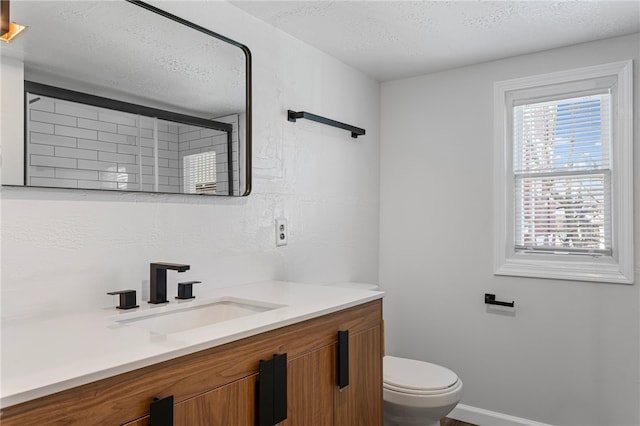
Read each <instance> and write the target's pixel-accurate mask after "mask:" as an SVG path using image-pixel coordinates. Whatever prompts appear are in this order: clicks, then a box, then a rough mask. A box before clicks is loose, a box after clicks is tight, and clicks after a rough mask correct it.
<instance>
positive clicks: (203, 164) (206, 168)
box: [182, 151, 217, 194]
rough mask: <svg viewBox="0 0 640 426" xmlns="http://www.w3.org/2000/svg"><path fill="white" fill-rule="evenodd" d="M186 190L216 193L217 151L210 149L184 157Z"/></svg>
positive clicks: (196, 192)
mask: <svg viewBox="0 0 640 426" xmlns="http://www.w3.org/2000/svg"><path fill="white" fill-rule="evenodd" d="M182 161H183V172H184V173H183V175H184V192H185V193H186V194H215V193H216V190H217V188H216V181H217V177H216V152H215V151H208V152H203V153H200V154H192V155H185V156H184V157H183V160H182Z"/></svg>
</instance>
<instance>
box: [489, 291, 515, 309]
mask: <svg viewBox="0 0 640 426" xmlns="http://www.w3.org/2000/svg"><path fill="white" fill-rule="evenodd" d="M484 303H486V304H487V305H499V306H508V307H510V308H513V307H515V306H516V302H515V301H513V302H499V301H497V300H496V295H495V294H490V293H485V294H484Z"/></svg>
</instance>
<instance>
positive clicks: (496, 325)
mask: <svg viewBox="0 0 640 426" xmlns="http://www.w3.org/2000/svg"><path fill="white" fill-rule="evenodd" d="M639 55H640V35H638V34H636V35H633V36H626V37H622V38H616V39H608V40H603V41H598V42H594V43H588V44H582V45H576V46H572V47H567V48H563V49H556V50H552V51H547V52H541V53H537V54H531V55H526V56H520V57H515V58H511V59H505V60H501V61H496V62H491V63H485V64H480V65H476V66H471V67H465V68H460V69H455V70H451V71H446V72H441V73H437V74H431V75H426V76H422V77H418V78H413V79H406V80H400V81H392V82H388V83H383V84H382V89H381V97H382V103H381V105H382V107H381V117H382V122H381V137H380V139H381V154H380V156H381V183H380V186H381V198H380V205H381V218H380V222H381V230H380V283H381V285H382V287H383V288H384V290H385V291H386V292H387V295H386V297H385V321H386V322H385V324H386V333H387V334H386V342H387V353H389V354H395V355H401V356H408V357H414V358H418V359H423V360H429V361H432V362H435V363H439V364H442V365H445V366H448V367H450V368H451V369H453V370H454V371H456V372H457V373H458V375H459V376H460V377H461V378H462V380H463V382H464V397H463V400H462V403H463V404H466V405H470V406H472V407H478V408H482V409H486V410H491V411H496V412H499V413H504V414H509V415H513V416H517V417H521V418H525V419H530V420H536V421H539V422H544V423H550V424H555V425H582V426H586V425H600V426H602V425H638V424H640V408H639V407H640V403H639V401H640V309H639V307H640V292H639V286H640V276H639V271H640V249H638V248H639V247H640V244H639V242H640V241H639V240H640V238H639V236H640V232H639V231H640V215H639V214H638V212H640V142H639V141H640V123H639V120H638V117H639V114H640V106H639V101H640V95H639V93H640V81H639V80H638V70H639V69H640V64H639V63H638V59H639ZM623 59H635V64H634V66H635V78H634V83H635V88H634V89H635V112H634V116H635V129H636V135H635V143H634V144H635V170H636V175H635V193H634V196H635V211H636V215H635V218H636V222H635V229H636V235H635V241H636V265H637V266H636V278H635V280H636V284H635V285H613V284H600V283H587V282H575V281H554V280H543V279H527V278H514V277H498V276H494V275H493V273H492V254H493V240H492V238H493V230H492V214H493V213H492V205H493V203H492V196H493V195H492V175H493V170H492V158H493V154H492V147H493V140H492V123H493V117H492V112H493V105H492V99H493V82H494V81H497V80H504V79H511V78H516V77H521V76H527V75H532V74H538V73H545V72H552V71H558V70H564V69H571V68H576V67H582V66H588V65H594V64H599V63H606V62H613V61H618V60H623ZM485 292H492V293H496V295H497V297H498V298H499V299H504V300H515V302H516V307H517V310H516V314H515V316H508V315H499V314H495V313H489V312H488V311H487V309H486V308H485V305H484V300H483V296H484V293H485Z"/></svg>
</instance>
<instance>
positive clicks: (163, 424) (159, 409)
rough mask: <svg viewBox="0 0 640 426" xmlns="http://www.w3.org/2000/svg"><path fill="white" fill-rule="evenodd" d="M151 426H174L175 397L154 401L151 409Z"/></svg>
mask: <svg viewBox="0 0 640 426" xmlns="http://www.w3.org/2000/svg"><path fill="white" fill-rule="evenodd" d="M149 426H173V395H171V396H168V397H166V398H162V399H161V398H154V399H153V402H152V403H151V406H150V409H149Z"/></svg>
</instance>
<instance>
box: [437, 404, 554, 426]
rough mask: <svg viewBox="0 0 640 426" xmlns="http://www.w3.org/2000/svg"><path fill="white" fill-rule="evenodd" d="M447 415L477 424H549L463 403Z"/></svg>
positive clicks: (521, 425) (479, 425)
mask: <svg viewBox="0 0 640 426" xmlns="http://www.w3.org/2000/svg"><path fill="white" fill-rule="evenodd" d="M447 417H449V418H451V419H455V420H460V421H463V422H466V423H471V424H474V425H478V426H551V425H549V424H547V423H540V422H536V421H533V420H529V419H523V418H521V417H515V416H510V415H508V414H502V413H498V412H496V411H489V410H484V409H482V408H476V407H472V406H470V405H464V404H458V405H457V406H456V408H454V409H453V411H452V412H451V413H449V414H448V415H447Z"/></svg>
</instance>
